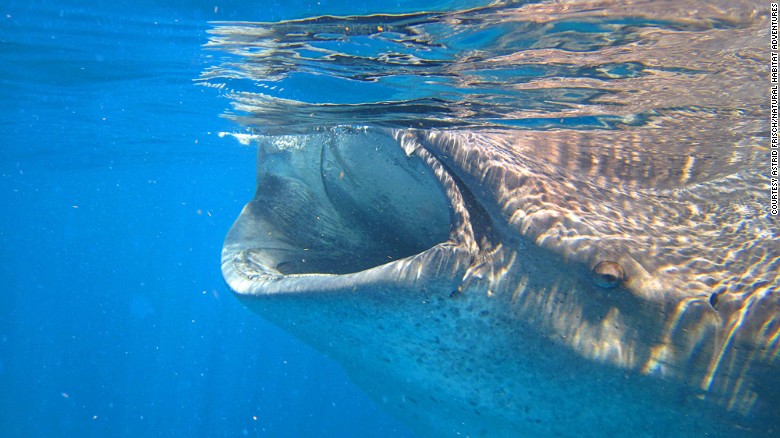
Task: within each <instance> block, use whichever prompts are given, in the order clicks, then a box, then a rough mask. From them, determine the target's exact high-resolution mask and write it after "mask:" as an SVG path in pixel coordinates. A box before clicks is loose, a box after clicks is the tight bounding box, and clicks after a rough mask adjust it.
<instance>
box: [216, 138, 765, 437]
mask: <svg viewBox="0 0 780 438" xmlns="http://www.w3.org/2000/svg"><path fill="white" fill-rule="evenodd" d="M592 135H593V134H589V135H585V136H583V135H582V134H578V135H577V138H576V139H575V138H573V137H572V136H570V135H567V134H566V133H563V134H558V135H557V138H556V139H555V140H552V136H551V135H550V133H543V134H540V133H533V132H524V133H522V134H517V133H512V132H505V131H491V132H483V133H474V132H459V131H449V132H444V131H389V130H376V129H364V128H361V129H355V128H338V129H334V130H329V131H326V132H320V133H318V134H312V135H300V136H284V137H267V138H261V139H260V140H259V141H258V143H259V160H258V169H259V171H258V190H257V194H256V196H255V199H253V200H252V201H251V202H250V203H249V204H247V206H246V207H245V209H244V211H243V212H242V214H241V215H240V216H239V218H238V220H237V221H236V223H235V225H234V226H233V228H232V230H231V231H230V234H229V235H228V237H227V240H226V242H225V247H224V249H223V257H222V267H223V272H224V275H225V278H226V280H227V281H228V283H229V285H230V286H231V288H232V289H233V290H234V291H236V292H237V294H238V296H239V297H241V298H242V299H243V300H244V301H245V302H246V303H247V304H248V305H249V306H250V307H252V308H253V309H256V310H257V311H259V312H260V313H261V314H263V315H264V316H265V317H266V318H268V319H270V320H272V321H274V322H276V323H277V324H279V325H281V326H282V327H284V328H286V329H287V330H289V331H291V332H292V333H294V334H296V335H297V336H299V337H301V338H303V339H304V340H306V341H308V342H309V343H311V344H312V345H314V346H315V347H317V348H319V349H320V350H322V351H324V352H325V353H327V354H329V355H331V356H332V357H334V358H336V359H337V360H338V361H339V362H340V363H342V364H343V365H344V367H345V368H346V369H347V371H348V372H349V373H350V374H351V375H352V376H353V378H354V379H355V380H356V381H357V382H358V383H359V384H360V385H361V386H362V387H363V388H365V389H366V390H367V392H368V393H369V394H371V395H372V396H374V397H375V398H376V399H377V400H380V401H382V403H383V404H386V405H387V406H388V408H389V409H390V410H392V411H395V412H397V413H398V415H399V416H401V417H402V418H405V419H407V420H408V421H409V422H410V424H412V425H413V426H415V427H417V428H419V429H420V430H424V431H431V432H437V433H438V432H442V431H443V432H446V433H450V432H453V433H454V432H458V431H461V432H467V433H477V434H479V433H482V432H487V433H499V434H500V433H512V432H511V431H516V430H527V431H531V432H533V431H537V432H539V433H542V431H544V430H558V428H560V430H570V431H578V432H577V433H580V432H582V430H581V429H579V427H581V425H584V424H588V421H595V420H593V419H592V418H590V416H591V414H590V413H587V412H580V413H578V414H577V415H570V416H569V417H567V421H559V422H558V423H556V426H551V424H550V421H551V420H550V419H549V418H548V419H546V420H545V421H543V422H541V423H539V422H537V420H540V416H542V417H544V415H553V414H550V413H557V414H555V415H559V414H560V415H563V414H562V413H563V412H567V411H569V412H570V411H571V410H573V409H576V406H578V404H579V403H581V400H580V399H579V398H578V397H581V396H582V395H581V394H582V393H587V394H588V397H589V398H592V399H593V400H594V401H593V402H592V403H591V406H593V407H594V409H597V410H598V411H599V412H601V414H600V415H601V417H600V418H602V421H604V422H605V423H615V422H616V421H617V419H620V421H619V424H620V425H621V427H646V425H645V423H644V422H645V421H646V419H647V418H648V415H649V413H652V415H653V416H654V417H655V418H665V419H666V421H670V422H672V424H681V423H680V421H682V423H685V422H686V421H691V422H692V423H691V427H693V423H695V422H696V421H698V417H697V416H695V415H694V416H691V412H687V413H686V415H685V418H687V419H688V420H681V419H680V418H678V416H677V414H678V413H679V412H680V404H679V403H682V404H686V403H688V404H690V405H692V406H696V408H695V409H701V410H703V411H707V409H709V408H710V406H709V403H710V402H712V403H713V404H714V405H720V406H721V407H724V408H725V409H726V410H727V411H728V410H730V411H735V412H738V413H739V412H741V413H742V414H747V415H753V413H754V411H758V410H761V411H763V410H766V409H767V406H771V402H773V401H774V400H775V399H774V397H775V396H774V393H773V392H772V391H771V390H769V388H771V387H772V385H773V384H776V383H777V382H778V381H777V373H776V371H777V367H778V363H777V356H778V348H780V347H779V346H778V330H780V325H778V324H780V321H778V313H777V310H778V295H777V287H778V280H777V275H776V271H777V269H776V268H777V267H776V266H775V265H776V264H777V263H778V262H777V260H778V257H779V256H780V254H779V253H778V250H777V248H776V245H775V242H774V241H773V239H774V238H775V237H776V232H777V223H776V222H774V221H773V219H771V218H769V217H767V216H762V215H761V214H760V212H758V211H756V210H755V208H757V205H758V202H759V199H760V194H761V193H760V191H759V190H756V189H755V188H756V187H762V185H761V183H760V181H759V180H758V178H757V177H753V179H750V175H749V174H747V175H746V174H740V175H741V176H742V177H743V178H742V179H740V180H733V181H729V182H728V185H727V186H726V185H725V184H724V181H722V180H719V179H716V180H712V181H707V180H706V179H707V178H708V171H707V168H706V166H701V169H698V168H696V169H694V168H695V167H696V165H695V164H689V165H688V169H687V170H686V168H685V164H682V165H679V163H669V165H670V167H669V168H664V169H663V171H662V172H654V171H653V170H652V169H641V166H637V165H634V166H632V167H630V168H628V167H626V168H625V171H626V172H643V174H642V175H636V176H635V177H633V178H632V177H631V175H620V174H618V173H619V172H620V170H619V169H618V170H614V171H613V172H614V173H613V178H612V179H606V178H603V179H601V180H599V179H598V178H596V179H593V178H583V175H582V174H581V173H582V172H589V171H591V170H589V169H597V170H599V171H600V172H602V174H603V173H604V169H606V167H605V166H608V167H610V168H612V169H614V168H615V167H616V166H619V163H620V160H622V157H620V156H614V155H613V156H608V155H606V154H607V153H612V154H617V153H618V151H615V150H611V151H608V152H607V151H605V150H604V149H602V150H601V151H594V152H593V155H589V156H586V157H579V158H578V159H579V160H581V161H582V162H580V163H579V164H577V165H569V166H567V165H566V160H567V159H569V157H568V156H567V155H566V154H567V152H570V151H568V150H567V148H568V147H569V146H567V145H570V144H572V143H571V142H573V141H575V140H576V143H577V144H578V145H583V144H586V143H587V142H588V141H592V142H594V143H595V142H599V141H601V139H599V138H590V137H591V136H592ZM596 137H597V136H596ZM545 139H547V140H546V141H545ZM540 150H546V151H548V152H550V153H549V154H547V155H544V154H539V151H540ZM551 154H552V155H551ZM554 154H560V155H559V156H553V155H554ZM600 154H601V155H600ZM646 159H647V160H649V159H650V157H647V158H646ZM583 162H587V163H590V167H589V166H587V165H584V164H583ZM607 162H609V163H607ZM647 165H648V166H649V165H650V163H647ZM652 165H654V166H658V164H657V163H652ZM672 166H674V167H675V168H676V169H677V170H672V168H671V167H672ZM638 167H640V169H637V168H638ZM685 172H688V174H687V176H686V175H685V174H684V173H685ZM651 175H653V176H656V179H655V180H653V186H654V187H659V186H662V185H663V184H664V182H663V181H666V183H669V184H671V181H677V183H675V184H674V186H675V187H674V188H670V189H654V190H649V189H647V188H646V187H642V186H641V185H640V184H639V183H638V181H642V180H645V181H647V180H648V178H650V176H651ZM681 178H683V179H685V178H689V179H691V180H694V179H696V178H699V179H701V181H691V183H690V184H688V185H686V184H682V185H681V184H680V183H679V181H680V179H681ZM650 179H652V178H650ZM661 180H663V181H661ZM726 187H728V188H726ZM736 193H738V195H736ZM724 196H725V197H726V199H732V198H733V197H734V196H739V202H736V203H732V202H730V201H729V202H717V201H716V199H724V198H723V197H724ZM716 217H717V221H716V220H714V218H716ZM773 233H775V234H773ZM667 385H670V386H667ZM670 387H671V388H677V389H675V392H677V393H678V394H680V400H677V401H675V403H668V404H661V405H652V406H646V400H647V399H648V398H651V399H652V398H653V397H663V392H662V391H663V390H668V388H670ZM680 388H687V389H680ZM628 394H630V395H628ZM617 399H625V400H626V401H627V403H634V408H636V409H639V410H637V411H635V412H634V414H636V415H633V414H632V415H627V414H626V413H625V412H624V409H623V408H624V407H625V406H624V405H617V406H616V405H614V403H615V400H617ZM699 399H704V401H701V400H699ZM545 400H546V401H545ZM643 400H644V401H643ZM678 402H679V403H678ZM605 405H607V406H605ZM529 406H534V408H533V409H532V408H531V407H529ZM610 406H611V407H610ZM686 406H688V405H686ZM640 407H641V409H640ZM759 408H760V409H759ZM421 411H422V412H427V414H426V415H421V413H420V412H421ZM545 412H547V413H545ZM694 419H695V420H694ZM456 420H457V421H456ZM728 421H731V418H729V420H728ZM728 421H726V422H725V423H728ZM491 425H492V426H491ZM577 425H580V426H577ZM707 427H709V428H711V429H712V430H713V431H719V430H721V429H720V428H721V427H725V425H724V424H721V423H719V422H718V420H715V421H714V422H712V423H710V424H709V426H707ZM707 427H705V428H704V429H705V430H706V429H707ZM550 428H551V429H550ZM662 430H665V429H662ZM497 431H499V432H497ZM567 433H568V432H567Z"/></svg>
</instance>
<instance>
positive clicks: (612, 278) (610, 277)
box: [592, 261, 625, 289]
mask: <svg viewBox="0 0 780 438" xmlns="http://www.w3.org/2000/svg"><path fill="white" fill-rule="evenodd" d="M592 278H593V282H594V283H596V285H597V286H599V287H603V288H607V289H611V288H613V287H618V286H620V284H621V283H623V280H625V274H624V273H623V268H621V267H620V265H619V264H617V263H615V262H610V261H603V262H601V263H599V264H598V265H596V267H595V268H593V272H592Z"/></svg>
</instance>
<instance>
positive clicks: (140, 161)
mask: <svg viewBox="0 0 780 438" xmlns="http://www.w3.org/2000/svg"><path fill="white" fill-rule="evenodd" d="M465 3H466V2H445V1H434V0H422V1H420V0H418V1H414V2H412V1H391V2H373V1H372V2H354V1H325V0H321V1H281V0H276V1H272V0H264V1H229V2H221V1H219V0H217V1H169V2H152V1H125V0H119V1H111V2H97V1H79V0H58V1H14V0H11V1H10V2H9V1H8V0H6V1H4V2H2V3H0V84H1V86H0V201H1V202H2V214H0V284H2V286H3V293H2V299H0V388H2V391H0V435H2V436H177V435H186V436H209V437H212V436H244V435H247V436H256V435H261V436H281V437H283V436H366V435H372V436H395V437H403V436H412V434H411V433H410V432H409V431H408V430H407V429H405V428H404V426H402V425H400V424H399V423H398V422H396V421H395V420H394V419H393V418H391V417H390V416H388V415H387V414H386V413H384V412H383V411H382V410H380V409H378V408H377V407H376V406H375V405H374V404H373V402H371V401H370V400H369V399H368V398H367V397H366V396H365V395H364V394H363V393H362V392H361V391H360V390H359V389H357V388H356V387H355V386H354V385H353V384H352V383H351V382H350V381H349V380H348V378H347V377H346V376H345V374H344V373H343V371H342V370H341V369H340V367H339V366H338V365H336V364H335V363H334V362H332V361H331V360H329V359H328V358H326V357H324V356H323V355H321V354H320V353H318V352H316V351H314V350H312V349H311V348H309V347H307V346H305V345H304V344H302V343H301V342H300V341H298V340H296V339H294V338H292V337H291V336H290V335H288V334H286V333H285V332H283V331H281V330H280V329H278V328H276V327H275V326H273V325H271V324H270V323H267V322H265V321H264V320H263V319H261V318H259V317H258V316H255V315H253V314H252V313H250V311H249V310H247V309H246V308H244V307H243V306H242V305H240V304H239V302H238V301H237V300H236V299H234V297H232V296H231V293H230V292H229V290H228V288H227V286H226V285H225V283H224V281H223V279H222V276H221V273H220V264H219V258H220V250H221V245H222V240H223V239H224V236H225V234H226V233H227V231H228V229H229V227H230V225H231V224H232V222H233V220H234V219H235V217H236V216H237V214H238V213H239V212H240V211H241V208H242V206H243V205H244V203H245V202H247V201H248V200H249V199H251V197H252V195H253V191H254V179H255V159H256V158H255V156H256V155H255V150H254V148H251V147H246V146H241V145H239V144H238V143H237V142H235V141H233V140H231V139H224V138H220V137H219V135H218V133H219V132H223V131H231V130H235V125H233V124H232V122H230V121H228V120H225V119H224V118H220V117H219V115H220V114H221V113H223V112H224V110H225V108H226V107H227V106H228V103H227V101H226V99H224V98H221V97H219V96H218V93H217V92H216V91H215V90H211V89H208V88H205V87H197V86H194V84H193V79H195V78H197V77H198V76H199V75H200V74H201V72H202V71H203V69H204V68H205V67H206V66H208V65H211V64H212V63H213V60H212V59H210V57H211V56H212V54H210V53H207V52H204V50H203V48H202V45H203V44H205V43H206V42H207V40H208V35H207V33H206V32H207V30H208V29H209V28H211V27H212V26H211V25H210V24H209V21H211V20H253V21H275V20H281V19H291V18H301V17H306V16H312V15H320V14H347V13H355V14H366V13H371V12H378V11H383V12H405V11H412V10H417V9H421V8H422V9H430V8H434V9H450V8H455V7H460V6H463V4H465ZM472 3H473V2H472Z"/></svg>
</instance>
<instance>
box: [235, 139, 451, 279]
mask: <svg viewBox="0 0 780 438" xmlns="http://www.w3.org/2000/svg"><path fill="white" fill-rule="evenodd" d="M300 140H301V141H303V142H305V144H304V145H303V148H288V149H278V148H274V147H265V148H263V146H262V145H261V149H260V152H259V153H260V157H259V160H258V162H259V165H258V187H257V194H256V196H255V199H254V200H253V201H252V202H251V203H250V204H249V205H248V206H247V209H246V210H245V211H244V213H242V216H244V217H243V218H240V219H239V221H242V220H243V221H245V224H244V225H246V224H251V226H252V227H254V229H253V230H252V232H251V233H243V234H242V233H238V235H237V236H234V237H233V238H234V239H235V238H245V239H246V238H247V236H249V237H248V239H247V241H245V242H239V243H241V246H242V247H244V248H245V249H246V250H248V251H250V252H252V253H254V255H253V257H252V258H254V259H255V260H261V261H262V263H263V264H265V265H267V266H265V267H264V269H265V270H270V271H277V272H279V273H281V274H306V273H322V274H346V273H351V272H358V271H362V270H365V269H369V268H372V267H375V266H379V265H382V264H385V263H388V262H391V261H394V260H398V259H402V258H405V257H409V256H412V255H415V254H419V253H421V252H423V251H425V250H427V249H429V248H431V247H432V246H435V245H436V244H439V243H441V242H444V241H446V240H447V239H448V238H449V232H450V223H451V218H450V210H451V209H450V203H449V200H448V198H447V196H446V194H445V192H444V190H443V189H442V188H441V185H440V184H439V182H438V180H437V179H436V177H435V175H434V174H433V172H432V171H431V170H430V169H429V168H428V166H426V164H425V163H424V162H423V161H422V160H421V159H420V158H419V157H417V156H416V155H414V154H412V155H411V156H407V154H406V153H405V152H404V151H403V150H402V149H401V147H400V146H399V145H398V143H397V142H396V141H395V139H393V138H392V137H391V136H389V135H386V134H383V133H377V132H371V131H368V132H367V131H348V132H338V133H328V134H322V135H316V136H307V137H305V138H304V137H301V138H300ZM230 239H231V237H230V236H229V238H228V240H230ZM227 243H231V242H227Z"/></svg>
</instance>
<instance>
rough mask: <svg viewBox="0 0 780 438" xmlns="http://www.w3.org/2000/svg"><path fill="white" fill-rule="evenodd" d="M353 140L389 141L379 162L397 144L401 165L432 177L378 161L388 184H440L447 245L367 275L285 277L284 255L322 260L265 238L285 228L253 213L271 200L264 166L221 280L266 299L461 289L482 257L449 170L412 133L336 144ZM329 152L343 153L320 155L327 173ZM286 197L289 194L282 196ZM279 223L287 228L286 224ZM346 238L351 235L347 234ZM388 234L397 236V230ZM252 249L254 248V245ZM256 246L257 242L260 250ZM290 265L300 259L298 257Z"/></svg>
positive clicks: (350, 132)
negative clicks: (441, 286)
mask: <svg viewBox="0 0 780 438" xmlns="http://www.w3.org/2000/svg"><path fill="white" fill-rule="evenodd" d="M343 136H346V137H343ZM349 136H365V139H366V140H369V141H370V140H372V139H376V137H377V136H380V137H383V138H384V139H385V140H388V141H387V142H386V143H383V145H380V146H379V147H378V148H377V151H378V153H379V155H382V154H383V153H388V151H386V150H380V149H379V148H380V147H387V145H388V144H390V143H391V142H392V143H394V145H395V146H394V147H397V148H398V149H397V150H394V151H392V154H393V155H394V156H395V157H396V158H397V157H398V154H399V153H402V154H405V155H406V157H407V158H408V159H409V160H416V161H417V164H418V165H419V163H422V164H424V166H425V168H426V169H427V175H420V174H421V173H423V172H421V170H420V168H419V166H418V167H416V168H413V167H410V168H409V169H404V168H403V166H400V167H402V169H397V167H399V166H398V162H397V161H396V162H388V161H384V160H381V159H380V160H378V161H374V162H372V163H370V165H371V166H373V169H371V171H372V172H378V173H381V172H388V173H389V176H388V178H393V177H396V176H397V174H396V173H397V172H399V171H400V172H401V173H402V174H403V172H413V173H414V175H412V177H413V178H412V179H408V180H404V181H406V182H409V181H412V180H413V179H417V178H421V177H422V178H423V182H422V183H421V184H420V187H419V189H420V190H430V189H431V187H432V184H433V183H435V184H433V185H435V187H436V189H437V190H440V191H441V193H442V194H443V196H444V198H445V199H446V204H447V208H448V212H447V214H448V217H449V224H448V225H449V232H448V236H447V238H446V239H442V241H441V242H439V243H436V244H434V245H432V246H429V247H428V248H427V249H425V250H423V251H421V252H418V253H416V254H412V255H408V256H406V257H403V258H399V259H396V260H393V261H390V262H388V263H379V264H376V265H374V266H370V267H367V268H366V267H364V266H360V265H359V264H356V267H357V269H355V270H354V271H353V272H345V273H331V272H318V270H316V269H314V270H311V272H309V271H307V270H305V269H295V270H293V271H292V272H283V269H280V266H287V265H285V263H286V262H284V261H282V262H280V255H279V254H283V255H282V256H281V257H285V256H287V255H289V254H297V255H300V256H301V257H316V252H314V251H312V252H308V250H309V248H304V247H302V246H296V245H295V243H297V242H296V241H295V239H291V238H288V236H286V235H281V236H279V237H278V238H275V237H265V236H274V235H276V234H279V233H278V231H279V228H280V226H279V225H280V224H277V223H274V220H275V219H274V212H273V211H270V210H271V208H266V210H269V211H265V212H263V213H261V214H260V215H256V214H255V213H253V209H257V208H258V206H257V205H254V206H253V203H258V197H260V196H263V197H264V198H263V199H265V198H267V196H268V195H267V194H262V190H263V185H262V182H261V181H262V180H263V178H265V177H267V175H263V168H262V166H260V167H261V168H260V169H259V171H258V172H259V173H258V197H256V198H255V200H253V201H252V202H250V203H249V204H247V206H246V207H245V208H244V211H243V212H242V214H241V216H240V217H239V219H238V220H237V221H236V224H234V226H233V228H232V229H231V232H230V233H229V234H228V236H227V238H226V242H225V245H224V247H223V250H222V272H223V276H224V278H225V280H226V282H227V283H228V285H229V286H230V288H231V289H232V290H233V291H234V292H235V293H237V294H238V295H240V296H268V295H278V294H307V293H322V292H338V291H342V292H349V293H352V292H354V291H356V290H365V289H377V288H382V287H390V286H392V287H394V288H398V287H408V288H416V287H419V286H421V285H422V284H423V282H424V283H425V284H431V283H432V282H441V281H444V282H451V283H452V284H453V287H457V284H458V283H459V282H460V281H461V279H462V277H463V275H464V273H465V271H466V269H467V268H468V266H469V265H470V264H471V261H472V259H473V257H474V255H475V254H476V253H477V249H478V248H477V245H476V242H475V238H474V233H473V230H472V228H471V223H470V218H469V212H468V210H467V208H466V206H465V203H464V200H463V196H462V194H461V191H460V189H459V187H458V185H457V183H456V182H455V181H454V180H453V178H452V177H451V175H450V174H449V173H448V172H447V170H446V169H445V167H444V166H443V165H442V164H441V163H440V162H439V161H438V160H437V159H436V158H435V157H434V156H433V155H432V154H431V153H429V152H428V151H427V150H426V149H425V148H424V147H423V146H421V145H420V143H419V142H418V141H417V139H416V136H415V134H414V133H413V132H411V131H395V132H390V131H384V130H383V131H377V130H367V129H362V130H354V129H346V131H344V132H339V134H338V135H337V136H335V137H334V139H335V140H334V141H339V139H343V138H348V137H349ZM309 147H311V146H309ZM329 147H334V148H338V147H339V146H338V145H336V146H323V152H322V154H318V155H319V156H320V159H321V160H322V162H321V163H320V165H321V166H324V165H323V163H324V162H325V161H326V159H327V158H326V152H325V151H326V149H327V148H329ZM289 153H291V154H294V153H303V152H301V151H289ZM262 160H267V159H266V158H261V162H262ZM389 161H392V160H389ZM358 164H359V163H358ZM293 165H294V164H293ZM388 166H389V167H388ZM297 170H300V169H297ZM273 171H277V170H273ZM290 171H291V172H292V169H290ZM320 171H321V172H322V173H323V176H325V174H326V173H327V171H326V170H324V167H323V168H322V169H321V170H320ZM341 177H342V178H341V179H342V180H349V175H348V176H347V178H344V171H343V170H342V171H341ZM405 177H406V176H405V175H401V176H400V178H405ZM302 180H304V181H305V180H306V177H302ZM324 180H325V178H323V181H324ZM344 184H349V182H345V183H344ZM355 184H356V186H360V182H357V183H355ZM350 188H351V187H348V189H350ZM359 190H364V188H360V189H359ZM412 190H414V188H412ZM314 191H316V189H314ZM331 191H333V189H331ZM282 193H285V192H284V191H282ZM317 193H318V194H319V195H322V196H326V197H327V198H328V199H327V200H319V201H323V202H324V201H328V203H332V202H333V201H334V198H337V197H336V196H334V195H333V194H332V193H328V190H327V187H326V190H324V191H322V192H317ZM430 196H432V197H434V198H435V197H436V196H437V195H436V194H431V195H430ZM342 198H343V197H342ZM423 199H425V198H423ZM280 201H282V202H284V200H283V199H280ZM319 201H318V202H313V204H317V203H319ZM394 201H395V202H401V203H403V202H406V201H405V199H404V196H399V197H396V198H395V199H394ZM410 202H413V201H410ZM434 203H435V202H434ZM442 205H443V204H442ZM335 207H336V209H339V208H342V207H344V206H339V205H336V206H335ZM347 207H350V206H347ZM388 207H389V208H394V207H397V208H398V210H400V211H406V212H408V211H409V208H408V206H407V205H396V206H392V205H391V206H388ZM259 208H260V209H263V208H265V207H264V206H262V205H260V206H259ZM345 208H346V207H345ZM298 213H302V212H298ZM439 213H441V212H439ZM258 216H262V218H259V217H258ZM288 219H289V218H288ZM317 219H318V220H319V219H320V217H319V216H317ZM405 219H406V220H409V221H414V220H420V221H425V220H429V218H426V217H420V218H415V217H407V218H405ZM279 220H280V221H281V222H284V220H283V219H279ZM285 224H287V225H292V226H293V228H295V227H298V226H305V225H303V224H298V223H295V222H294V219H293V223H291V224H290V223H282V224H281V225H282V226H283V225H285ZM249 227H252V228H253V229H252V230H249V231H247V228H249ZM288 228H289V227H288ZM286 231H287V232H288V233H295V232H296V230H295V229H288V230H286ZM342 231H349V230H347V229H345V230H342ZM390 231H391V232H392V231H393V230H390ZM247 234H250V235H252V236H263V237H262V238H257V239H253V238H249V239H247V238H246V237H245V236H246V235H247ZM347 237H348V236H347ZM345 238H346V237H345ZM324 240H325V239H323V242H314V243H315V244H316V243H323V244H324ZM247 242H249V244H248V243H247ZM252 242H255V243H254V245H253V244H252ZM278 248H284V250H279V249H278ZM326 249H327V248H326ZM336 250H337V248H334V251H336ZM349 256H350V257H353V256H354V257H355V258H356V259H357V258H359V256H360V255H359V254H354V255H349ZM292 257H295V255H293V256H292ZM314 265H315V267H316V266H317V263H314ZM302 266H303V265H302ZM320 266H322V265H320ZM347 268H348V267H347Z"/></svg>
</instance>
